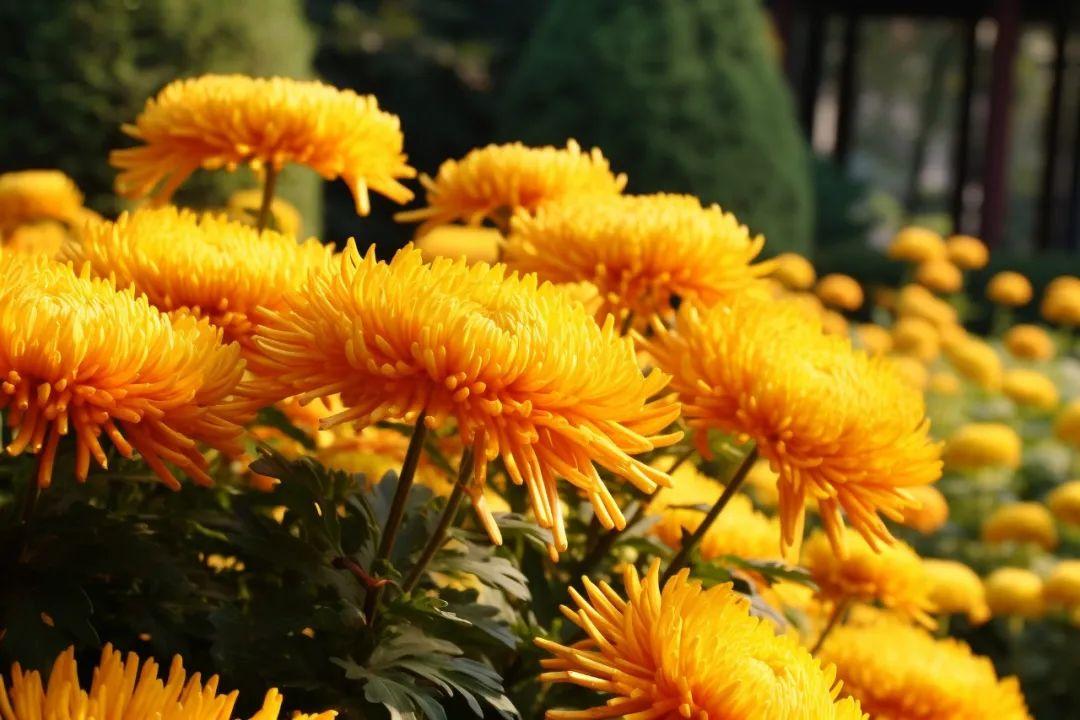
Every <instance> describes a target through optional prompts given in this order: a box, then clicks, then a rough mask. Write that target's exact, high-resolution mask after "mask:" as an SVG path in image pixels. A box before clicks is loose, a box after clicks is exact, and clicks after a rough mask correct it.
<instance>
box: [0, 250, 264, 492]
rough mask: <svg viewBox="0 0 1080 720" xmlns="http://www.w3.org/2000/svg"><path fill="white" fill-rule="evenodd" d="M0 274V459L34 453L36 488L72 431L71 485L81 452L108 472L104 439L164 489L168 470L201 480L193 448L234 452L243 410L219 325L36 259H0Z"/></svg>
mask: <svg viewBox="0 0 1080 720" xmlns="http://www.w3.org/2000/svg"><path fill="white" fill-rule="evenodd" d="M0 277H3V278H4V283H3V285H0V409H2V410H4V411H5V415H6V419H7V423H8V426H9V427H11V428H13V429H14V436H13V438H12V439H11V442H10V443H9V444H8V446H7V452H8V453H9V454H10V455H19V454H20V453H23V452H30V453H33V454H37V455H39V456H40V460H39V465H38V467H39V469H38V482H39V484H40V485H42V486H47V485H48V484H49V482H50V480H51V475H52V464H53V460H54V458H55V455H56V448H57V444H58V443H59V441H60V438H61V437H62V436H64V435H67V434H68V433H69V432H71V431H74V434H75V438H76V451H75V475H76V477H77V478H78V479H80V480H85V479H86V476H87V473H88V472H89V468H90V458H91V457H93V458H94V459H95V460H96V461H97V463H98V464H99V465H101V466H102V467H105V465H106V457H105V451H104V450H103V449H102V447H101V444H100V442H99V438H100V437H101V435H102V433H104V434H105V436H106V437H108V438H109V440H111V441H112V444H113V446H114V447H115V448H116V449H117V451H118V452H119V453H120V454H121V455H123V456H125V457H131V456H132V455H133V453H134V452H135V451H138V452H139V454H140V455H141V456H142V458H143V460H144V461H145V462H146V463H147V465H149V466H150V468H151V469H152V470H153V471H154V472H155V473H157V475H158V476H159V477H160V478H161V479H162V480H163V481H164V482H165V483H166V484H167V485H169V486H170V487H173V488H178V487H179V483H178V482H177V480H176V478H175V477H174V476H173V474H172V472H171V470H170V469H169V468H168V467H167V466H166V463H169V464H171V465H173V466H175V467H178V468H180V469H181V470H183V471H184V472H185V473H187V474H188V475H189V476H190V477H191V478H192V479H194V480H195V481H196V482H199V483H206V484H209V483H210V482H211V480H210V478H209V476H207V474H206V472H205V467H206V464H207V463H206V459H205V458H204V457H203V456H202V454H201V453H200V452H199V451H198V449H197V447H196V441H201V442H205V443H206V444H208V445H211V446H213V447H216V448H218V449H220V450H222V451H225V452H233V453H238V452H239V447H238V438H239V435H240V433H241V428H240V427H239V424H240V423H241V422H242V421H243V420H244V419H245V416H246V405H245V404H243V403H237V402H235V401H234V400H233V394H234V391H235V389H236V386H237V383H238V382H239V381H240V378H241V375H242V374H243V371H244V363H243V361H242V360H241V359H240V348H239V346H238V345H235V344H233V345H222V344H221V333H220V331H219V330H217V329H216V328H213V327H212V326H210V325H209V324H207V323H206V322H204V321H198V320H196V319H195V318H194V317H191V316H183V317H178V318H170V317H169V316H167V315H163V314H162V313H160V312H159V311H158V310H156V309H155V308H153V307H151V306H150V305H149V304H148V303H147V301H146V299H145V298H143V297H136V296H135V294H134V293H133V292H131V291H125V292H117V291H116V290H115V289H114V287H113V286H112V284H111V283H109V282H107V281H104V280H91V279H88V278H81V277H76V276H75V274H74V273H73V272H72V271H71V269H70V268H69V267H67V266H65V265H60V264H58V263H53V262H51V261H48V260H46V259H44V258H38V257H30V256H21V255H6V254H3V255H0Z"/></svg>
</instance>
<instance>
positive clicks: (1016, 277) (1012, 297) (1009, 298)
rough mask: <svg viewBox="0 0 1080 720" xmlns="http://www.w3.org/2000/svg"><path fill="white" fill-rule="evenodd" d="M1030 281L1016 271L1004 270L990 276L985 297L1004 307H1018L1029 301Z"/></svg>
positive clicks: (1030, 292) (1030, 294)
mask: <svg viewBox="0 0 1080 720" xmlns="http://www.w3.org/2000/svg"><path fill="white" fill-rule="evenodd" d="M1032 293H1033V291H1032V289H1031V282H1030V281H1029V280H1028V279H1027V278H1026V277H1024V276H1023V275H1021V274H1020V273H1018V272H1012V271H1011V270H1006V271H1004V272H999V273H998V274H997V275H995V276H994V277H992V278H990V283H989V284H988V285H987V286H986V297H987V298H989V299H990V301H991V302H993V303H996V304H998V305H1004V306H1006V307H1020V306H1022V305H1027V304H1028V303H1029V302H1031V296H1032Z"/></svg>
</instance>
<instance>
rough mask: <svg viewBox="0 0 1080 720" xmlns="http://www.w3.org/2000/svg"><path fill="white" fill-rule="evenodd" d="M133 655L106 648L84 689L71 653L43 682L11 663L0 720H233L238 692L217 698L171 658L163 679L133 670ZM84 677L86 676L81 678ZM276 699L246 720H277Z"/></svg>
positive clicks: (296, 719)
mask: <svg viewBox="0 0 1080 720" xmlns="http://www.w3.org/2000/svg"><path fill="white" fill-rule="evenodd" d="M139 665H140V662H139V658H138V656H137V655H135V653H128V656H127V658H124V657H123V656H121V654H120V652H119V651H117V650H114V649H113V647H112V645H106V646H105V648H104V649H103V650H102V652H101V661H100V662H99V663H98V665H97V666H96V667H95V668H94V672H93V677H92V680H91V682H90V687H89V688H86V689H84V688H83V687H82V686H81V684H80V681H79V675H80V673H79V668H78V666H77V664H76V662H75V650H74V649H73V648H68V649H67V650H66V651H65V652H63V653H62V654H61V655H60V656H59V657H57V658H56V662H54V663H53V667H52V672H51V673H50V674H49V678H48V681H47V682H46V681H43V680H42V678H41V675H40V674H39V673H38V672H37V671H31V672H24V671H23V670H22V668H20V667H19V664H18V663H15V665H14V667H12V669H11V674H10V678H9V680H8V682H7V683H5V682H4V681H3V678H0V717H2V718H3V719H4V720H39V719H45V718H47V719H48V720H87V719H96V718H132V720H135V719H136V718H138V719H142V718H168V720H228V718H231V717H233V706H235V705H236V700H237V697H238V693H237V692H236V691H235V690H234V691H233V692H231V693H229V694H227V695H221V694H219V693H218V677H217V675H214V676H213V677H211V678H210V679H209V680H207V681H206V683H205V684H204V683H203V682H202V679H201V677H200V676H199V674H198V673H195V674H194V675H192V676H191V677H190V678H189V677H188V676H187V672H186V671H185V670H184V665H183V661H182V660H181V659H180V656H179V655H177V656H176V657H174V658H173V661H172V665H170V666H169V674H168V675H167V676H165V677H161V676H160V675H159V668H158V664H157V663H156V662H154V661H153V660H147V661H145V662H143V663H142V667H140V666H139ZM82 675H83V677H87V675H88V674H87V673H82ZM282 699H283V698H282V697H281V694H280V693H279V692H278V691H277V690H276V689H271V690H270V691H269V692H268V693H266V697H265V698H263V703H262V707H261V708H260V709H259V710H258V712H256V713H255V714H254V715H253V716H252V718H251V720H277V719H278V717H279V716H280V713H281V704H282ZM336 716H337V713H336V712H334V711H333V710H327V711H326V712H322V713H318V714H315V715H308V714H304V713H295V714H293V715H291V716H290V717H291V718H292V720H332V718H334V717H336Z"/></svg>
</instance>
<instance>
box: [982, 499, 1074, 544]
mask: <svg viewBox="0 0 1080 720" xmlns="http://www.w3.org/2000/svg"><path fill="white" fill-rule="evenodd" d="M982 539H983V541H985V542H988V543H1001V542H1015V543H1034V544H1035V545H1038V546H1039V547H1041V548H1042V549H1043V550H1053V549H1054V548H1055V547H1057V544H1058V535H1057V526H1056V525H1054V516H1053V515H1051V514H1050V511H1049V510H1047V509H1046V507H1045V506H1044V505H1041V504H1039V503H1037V502H1014V503H1010V504H1008V505H1002V506H1001V507H999V508H997V509H996V510H994V512H992V513H991V514H990V515H989V516H987V517H986V518H985V519H984V520H983V523H982Z"/></svg>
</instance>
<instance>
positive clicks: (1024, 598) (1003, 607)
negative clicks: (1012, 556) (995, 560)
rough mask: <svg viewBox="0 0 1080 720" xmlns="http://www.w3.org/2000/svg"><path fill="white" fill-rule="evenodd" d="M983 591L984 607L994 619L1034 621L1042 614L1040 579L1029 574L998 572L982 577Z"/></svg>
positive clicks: (1015, 570) (1011, 569)
mask: <svg viewBox="0 0 1080 720" xmlns="http://www.w3.org/2000/svg"><path fill="white" fill-rule="evenodd" d="M983 588H984V589H985V590H986V603H987V605H989V606H990V612H991V614H993V615H994V617H1001V616H1003V615H1015V616H1017V617H1023V618H1037V617H1040V616H1042V614H1043V613H1044V612H1045V610H1046V607H1045V603H1044V602H1043V581H1042V578H1040V577H1039V576H1038V575H1036V574H1035V573H1033V572H1031V571H1030V570H1025V569H1023V568H1014V567H1001V568H998V569H997V570H995V571H994V572H992V573H990V574H989V575H988V576H987V577H986V579H985V580H984V581H983Z"/></svg>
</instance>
